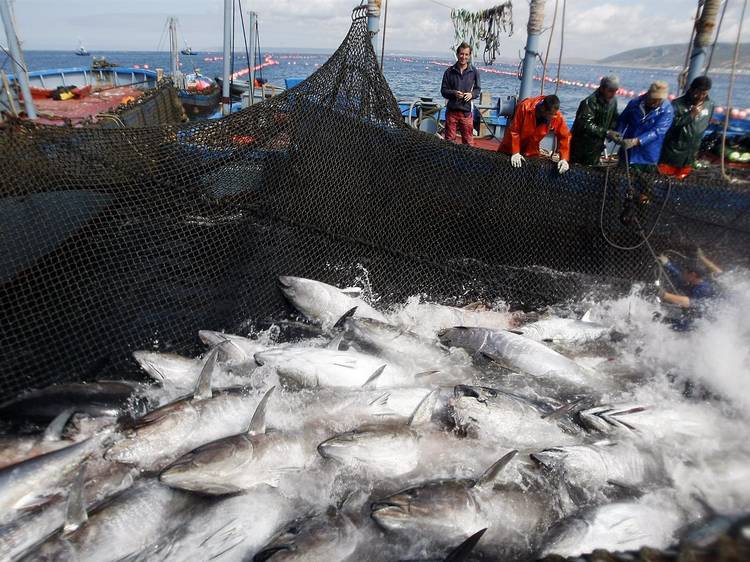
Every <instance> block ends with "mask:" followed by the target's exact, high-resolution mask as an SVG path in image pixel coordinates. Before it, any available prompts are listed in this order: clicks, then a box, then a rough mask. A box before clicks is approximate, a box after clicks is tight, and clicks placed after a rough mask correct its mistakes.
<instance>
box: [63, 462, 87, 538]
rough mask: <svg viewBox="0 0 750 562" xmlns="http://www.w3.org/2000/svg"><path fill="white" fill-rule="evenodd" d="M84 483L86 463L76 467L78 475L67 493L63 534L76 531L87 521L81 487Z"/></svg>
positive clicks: (82, 487)
mask: <svg viewBox="0 0 750 562" xmlns="http://www.w3.org/2000/svg"><path fill="white" fill-rule="evenodd" d="M85 485H86V465H85V464H83V465H81V468H80V469H78V475H77V476H76V479H75V480H74V481H73V484H72V486H71V488H70V493H69V494H68V501H67V503H66V504H65V525H64V526H63V535H67V534H70V533H72V532H74V531H76V530H77V529H78V528H79V527H80V526H81V525H83V524H84V523H85V522H86V521H88V518H89V516H88V514H87V513H86V502H85V500H84V498H83V489H84V486H85Z"/></svg>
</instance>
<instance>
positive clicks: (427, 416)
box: [408, 389, 438, 427]
mask: <svg viewBox="0 0 750 562" xmlns="http://www.w3.org/2000/svg"><path fill="white" fill-rule="evenodd" d="M437 398H438V389H435V390H433V391H432V392H430V393H429V394H428V395H427V396H425V397H424V398H422V401H421V402H420V403H419V406H417V409H416V410H414V413H413V414H412V415H411V418H409V423H408V425H409V426H410V427H417V426H420V425H426V424H428V423H430V420H431V419H432V411H433V410H434V409H435V404H437Z"/></svg>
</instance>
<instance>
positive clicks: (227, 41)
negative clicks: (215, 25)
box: [221, 0, 234, 115]
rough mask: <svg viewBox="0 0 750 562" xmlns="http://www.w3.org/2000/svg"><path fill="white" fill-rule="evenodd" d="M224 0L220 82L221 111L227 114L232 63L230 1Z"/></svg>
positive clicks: (230, 109) (229, 103)
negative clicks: (222, 61) (222, 54)
mask: <svg viewBox="0 0 750 562" xmlns="http://www.w3.org/2000/svg"><path fill="white" fill-rule="evenodd" d="M233 1H234V0H224V72H223V74H222V77H223V81H222V83H221V103H222V106H221V113H222V115H229V113H230V112H231V111H232V100H231V99H230V97H229V74H230V69H231V63H232V60H231V58H232V53H231V50H232V46H231V45H232V2H233Z"/></svg>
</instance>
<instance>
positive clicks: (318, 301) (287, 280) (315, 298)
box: [279, 275, 348, 323]
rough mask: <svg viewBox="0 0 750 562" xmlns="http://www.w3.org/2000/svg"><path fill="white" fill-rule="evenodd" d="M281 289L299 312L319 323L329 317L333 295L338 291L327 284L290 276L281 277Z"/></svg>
mask: <svg viewBox="0 0 750 562" xmlns="http://www.w3.org/2000/svg"><path fill="white" fill-rule="evenodd" d="M279 288H280V289H281V292H282V293H283V294H284V296H285V297H286V298H287V299H288V300H289V301H290V302H291V303H292V304H293V305H294V307H295V308H296V309H297V310H299V311H300V312H301V313H302V314H304V315H305V316H306V317H307V318H308V319H309V320H311V321H312V322H317V323H319V322H320V321H321V320H322V318H323V317H327V315H328V308H329V304H330V301H331V299H332V297H331V293H332V292H335V291H337V289H336V288H335V287H332V286H331V285H327V284H326V283H321V282H319V281H314V280H312V279H304V278H302V277H291V276H288V275H282V276H281V277H279ZM347 298H348V297H347Z"/></svg>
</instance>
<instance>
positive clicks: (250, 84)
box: [237, 0, 255, 105]
mask: <svg viewBox="0 0 750 562" xmlns="http://www.w3.org/2000/svg"><path fill="white" fill-rule="evenodd" d="M237 4H238V5H239V7H240V23H241V24H242V39H243V40H244V42H245V58H246V59H247V84H248V90H249V92H250V105H253V103H255V83H254V80H251V78H253V73H252V71H251V70H250V65H253V66H255V61H254V60H252V61H251V60H250V48H249V47H248V46H247V33H245V18H244V16H243V15H242V14H243V13H244V12H243V10H242V0H237Z"/></svg>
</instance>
